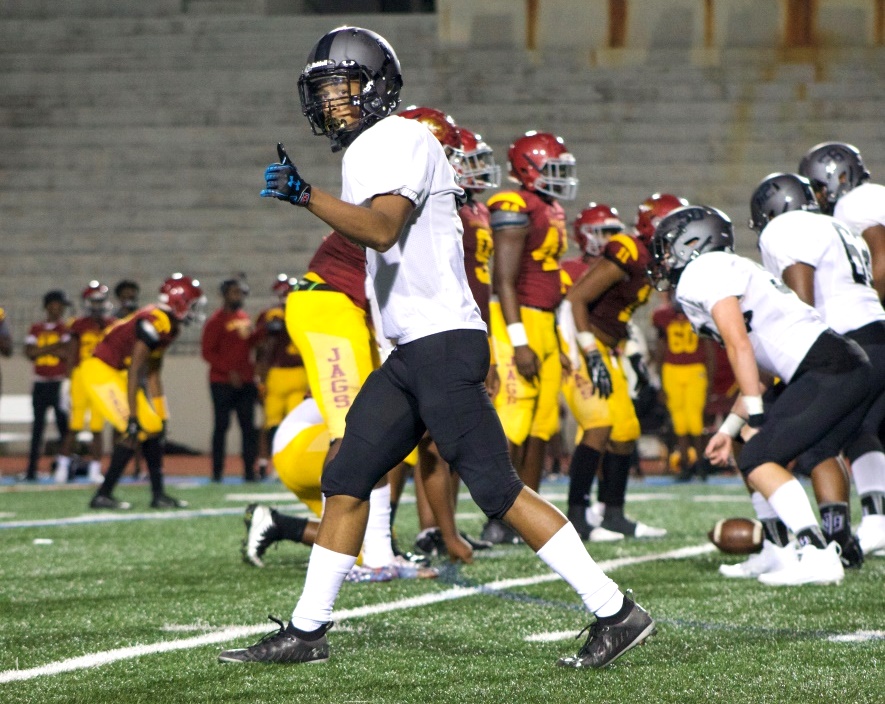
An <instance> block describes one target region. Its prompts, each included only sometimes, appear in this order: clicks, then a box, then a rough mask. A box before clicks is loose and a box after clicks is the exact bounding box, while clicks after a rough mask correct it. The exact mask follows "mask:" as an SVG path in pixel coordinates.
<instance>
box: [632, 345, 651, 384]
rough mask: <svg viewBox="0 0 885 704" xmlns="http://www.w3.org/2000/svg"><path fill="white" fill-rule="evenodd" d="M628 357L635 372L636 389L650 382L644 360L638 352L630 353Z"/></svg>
mask: <svg viewBox="0 0 885 704" xmlns="http://www.w3.org/2000/svg"><path fill="white" fill-rule="evenodd" d="M628 359H629V360H630V366H631V367H633V371H634V372H635V373H636V389H637V390H639V389H644V388H645V387H646V386H648V385H649V384H650V383H651V378H650V377H649V375H648V367H647V366H646V365H645V360H644V359H643V358H642V355H641V354H639V353H638V352H637V353H636V354H631V355H630V356H629V357H628Z"/></svg>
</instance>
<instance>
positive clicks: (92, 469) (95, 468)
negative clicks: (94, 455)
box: [89, 460, 101, 477]
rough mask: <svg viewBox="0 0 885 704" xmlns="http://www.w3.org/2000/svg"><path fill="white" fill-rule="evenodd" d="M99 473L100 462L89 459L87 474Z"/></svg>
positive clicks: (93, 475)
mask: <svg viewBox="0 0 885 704" xmlns="http://www.w3.org/2000/svg"><path fill="white" fill-rule="evenodd" d="M100 474H101V462H100V461H98V460H89V476H90V477H97V476H99V475H100Z"/></svg>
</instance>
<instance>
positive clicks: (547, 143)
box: [507, 131, 578, 200]
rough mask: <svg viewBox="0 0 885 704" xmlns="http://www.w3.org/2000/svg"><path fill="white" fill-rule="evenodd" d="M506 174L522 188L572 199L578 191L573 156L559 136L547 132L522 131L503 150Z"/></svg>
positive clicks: (559, 197) (561, 198)
mask: <svg viewBox="0 0 885 704" xmlns="http://www.w3.org/2000/svg"><path fill="white" fill-rule="evenodd" d="M507 157H508V159H509V161H510V177H511V178H512V179H514V180H515V181H516V182H517V183H520V184H522V186H523V188H525V189H526V190H529V191H535V192H536V193H543V194H545V195H548V196H551V197H553V198H558V199H560V200H574V199H575V196H577V194H578V179H577V178H576V176H575V173H576V168H575V157H574V156H572V155H571V154H570V153H569V152H568V150H567V149H566V146H565V143H564V142H563V141H562V138H561V137H557V136H556V135H553V134H550V133H549V132H534V131H532V132H526V134H525V135H524V136H523V137H520V138H519V139H517V140H516V141H515V142H514V143H513V144H512V145H510V150H509V152H508V153H507Z"/></svg>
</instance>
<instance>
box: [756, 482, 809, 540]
mask: <svg viewBox="0 0 885 704" xmlns="http://www.w3.org/2000/svg"><path fill="white" fill-rule="evenodd" d="M768 503H769V504H770V505H771V507H772V508H773V509H774V511H775V513H777V515H778V518H780V519H781V520H782V521H783V522H784V523H786V524H787V528H789V529H790V530H791V531H793V535H798V533H799V531H802V530H805V529H806V528H812V527H815V528H817V527H818V523H817V518H815V516H814V509H812V508H811V502H810V501H809V500H808V495H807V494H806V493H805V489H803V488H802V485H801V484H800V483H799V480H798V479H791V480H790V481H788V482H787V483H786V484H783V485H781V486H780V487H778V488H777V490H775V492H774V493H773V494H772V495H771V496H769V497H768Z"/></svg>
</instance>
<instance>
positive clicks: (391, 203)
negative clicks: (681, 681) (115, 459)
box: [219, 27, 655, 667]
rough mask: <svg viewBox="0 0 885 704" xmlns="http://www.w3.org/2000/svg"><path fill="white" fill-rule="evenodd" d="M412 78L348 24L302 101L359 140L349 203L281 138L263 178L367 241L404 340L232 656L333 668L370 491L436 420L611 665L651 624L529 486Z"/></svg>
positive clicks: (597, 653) (316, 66) (491, 509)
mask: <svg viewBox="0 0 885 704" xmlns="http://www.w3.org/2000/svg"><path fill="white" fill-rule="evenodd" d="M401 86H402V77H401V75H400V67H399V61H398V60H397V58H396V54H395V53H394V52H393V49H391V48H390V46H389V45H388V44H387V42H386V41H385V40H384V39H382V38H381V37H379V36H378V35H377V34H375V33H374V32H370V31H368V30H365V29H359V28H355V27H341V28H338V29H336V30H333V31H332V32H330V33H328V34H327V35H325V36H324V37H323V38H322V39H320V41H319V42H318V43H317V44H316V46H315V47H314V48H313V49H312V50H311V52H310V55H309V57H308V61H307V65H306V67H305V68H304V70H303V71H302V74H301V78H300V80H299V90H300V95H301V104H302V108H303V111H304V114H305V115H306V116H307V117H308V119H309V121H310V123H311V126H312V127H313V131H314V133H316V134H323V135H326V136H328V137H329V138H330V139H331V142H332V150H333V151H338V150H340V149H342V148H344V147H349V150H348V152H347V154H346V155H345V157H344V163H343V167H342V174H343V189H342V199H341V200H339V199H338V198H335V197H334V196H332V195H330V194H328V193H326V192H325V191H321V190H320V189H318V188H312V187H311V186H310V184H308V183H306V182H305V181H304V180H303V179H302V178H301V176H300V174H299V173H298V170H297V169H296V168H295V165H294V164H293V163H292V162H291V161H290V160H289V158H288V157H287V156H286V155H285V152H284V151H283V150H282V148H280V152H281V154H280V156H281V157H283V158H282V163H279V164H272V165H271V166H269V167H268V169H267V171H266V173H265V179H266V182H267V187H266V188H265V190H264V191H262V195H263V196H266V197H276V198H279V199H280V200H285V201H288V202H290V203H292V204H293V205H299V206H302V207H305V208H307V209H308V210H309V211H310V212H311V213H313V214H314V215H315V216H317V217H319V218H320V219H321V220H323V221H324V222H326V223H327V224H328V225H330V226H332V227H333V228H335V230H337V231H338V232H340V233H341V234H343V235H345V236H346V237H348V238H349V239H351V240H353V241H354V242H357V243H360V244H362V245H364V246H365V247H366V255H367V264H368V272H369V275H370V276H371V278H372V281H373V284H374V289H375V292H376V295H377V299H378V303H379V306H380V308H381V317H382V322H383V327H384V334H385V336H386V337H388V338H391V339H394V340H396V341H397V347H396V348H395V349H394V350H393V352H392V353H391V354H390V356H389V357H388V358H387V360H386V361H385V362H384V364H383V365H382V366H381V367H380V368H379V369H378V370H376V371H375V372H373V373H372V374H371V375H370V376H369V378H368V379H367V381H366V383H365V385H364V386H363V387H362V389H361V390H360V392H359V394H358V395H357V398H356V399H355V401H354V403H353V406H352V407H351V410H350V412H349V413H348V417H347V427H346V429H345V432H344V437H343V438H342V440H341V443H340V449H339V451H338V454H337V455H336V456H335V459H333V460H332V461H331V462H330V463H329V464H328V465H327V466H326V469H325V471H324V472H323V478H322V484H323V493H324V495H325V497H326V507H325V512H324V514H323V518H322V521H321V523H320V528H319V532H318V535H317V540H316V544H315V545H314V547H313V550H312V552H311V557H310V563H309V566H308V570H307V577H306V580H305V585H304V590H303V591H302V594H301V598H300V599H299V601H298V604H297V606H296V607H295V610H294V613H293V614H292V620H291V621H290V622H289V623H288V624H285V625H284V624H283V623H282V622H280V630H279V631H278V632H277V633H275V634H273V635H270V636H267V637H265V638H263V639H262V640H261V641H260V642H258V643H256V644H255V645H253V646H252V647H249V648H242V649H236V650H227V651H224V652H222V653H221V655H220V656H219V659H220V660H221V661H222V662H290V663H291V662H322V661H325V660H327V659H328V657H329V646H328V641H327V640H326V631H328V630H329V628H330V627H331V626H332V623H331V616H332V607H333V605H334V603H335V600H336V598H337V595H338V591H339V590H340V588H341V584H342V582H343V581H344V578H345V576H346V575H347V574H348V572H349V571H350V569H351V568H352V567H353V565H354V563H355V561H356V555H357V553H358V552H359V549H360V545H361V544H362V539H363V532H364V531H365V527H366V521H367V514H368V508H369V506H368V499H369V494H370V492H371V490H372V487H373V486H374V485H375V484H376V482H377V481H378V480H379V479H380V478H381V477H382V476H384V474H386V473H387V471H388V470H389V469H390V467H392V466H394V465H395V464H397V463H398V462H400V461H402V459H403V458H404V457H405V456H406V455H407V454H408V453H409V452H410V451H411V450H412V448H413V447H414V446H415V445H416V444H417V443H418V440H419V439H420V438H421V436H422V435H423V434H424V431H425V430H429V431H430V434H431V436H432V437H433V438H434V440H435V441H436V443H437V446H438V447H439V450H440V454H441V455H442V457H443V458H444V459H446V460H447V461H448V462H449V463H450V464H451V466H452V467H453V469H454V470H455V471H457V472H458V473H459V474H460V475H461V477H462V479H463V480H464V482H465V484H466V485H467V487H468V488H469V490H470V492H471V494H472V495H473V497H474V500H475V501H476V502H477V504H478V505H479V506H480V507H481V508H482V509H483V511H484V512H485V513H486V514H487V515H488V516H490V517H496V518H503V519H504V520H506V521H507V522H508V523H509V524H511V525H512V526H513V527H514V528H515V529H516V530H517V531H518V532H519V533H520V534H521V535H522V538H523V539H524V540H525V542H526V543H527V544H528V545H529V546H531V547H532V549H534V550H536V551H537V552H538V556H539V557H540V558H541V559H543V560H544V561H545V562H546V563H547V564H548V565H550V566H551V567H552V568H553V569H554V570H555V571H556V572H557V573H558V574H559V575H560V576H562V577H563V579H565V580H566V581H567V582H568V583H569V584H570V585H571V586H572V587H573V588H574V589H575V590H576V591H577V592H578V593H579V594H580V595H581V598H582V600H583V601H584V604H585V605H586V606H587V608H588V609H589V610H590V611H593V612H594V613H595V614H596V615H597V619H598V620H597V622H596V623H595V624H594V625H593V626H592V627H591V629H590V636H589V637H588V639H587V642H586V643H585V645H584V647H583V648H582V649H581V651H580V653H579V654H578V655H577V656H576V657H572V658H565V659H563V660H560V663H561V664H563V665H567V666H572V667H602V666H604V665H607V664H608V663H610V662H611V661H612V660H614V659H615V658H617V657H619V656H620V655H622V654H623V653H624V652H626V651H627V650H629V649H630V648H632V647H633V646H635V645H637V644H639V643H641V642H642V641H644V640H645V639H646V638H647V637H648V636H650V635H651V634H652V633H653V632H654V630H655V624H654V621H653V620H652V619H651V617H650V616H649V615H648V613H647V612H646V611H645V610H643V609H642V608H641V607H639V606H637V605H636V604H635V603H634V602H633V601H632V599H630V598H628V597H625V596H624V595H623V594H621V592H620V591H619V590H618V587H617V585H616V584H615V583H614V582H613V581H612V580H611V579H609V578H608V577H607V576H606V575H605V574H604V573H603V572H602V570H601V569H600V568H599V566H598V565H597V564H596V563H595V562H594V561H593V559H592V558H591V557H590V556H589V555H588V554H587V552H586V550H585V549H584V546H583V545H582V544H581V541H580V538H579V537H578V535H577V533H576V532H575V530H574V528H573V527H572V526H571V524H570V523H568V522H567V521H566V519H565V516H563V515H562V513H561V512H560V511H559V510H557V509H556V508H555V507H554V506H553V505H551V504H550V503H548V502H547V501H545V500H544V499H542V498H541V497H540V496H538V495H537V494H536V493H535V492H533V491H531V490H530V489H528V488H526V487H525V486H524V485H523V484H522V482H520V481H519V478H518V477H517V475H516V472H515V470H514V469H513V465H512V464H511V463H510V460H509V455H508V451H507V441H506V438H505V437H504V434H503V431H502V429H501V424H500V422H499V421H498V418H497V415H496V414H495V411H494V409H493V407H492V405H491V402H490V401H489V397H488V394H487V393H486V389H485V385H484V381H485V377H486V373H487V371H488V366H489V346H488V341H487V338H486V330H485V325H484V324H483V322H482V319H481V318H480V316H479V310H478V309H477V306H476V303H475V302H474V300H473V298H472V296H471V295H470V289H469V288H468V286H467V282H466V278H465V274H464V252H463V249H462V245H461V235H462V229H461V221H460V218H459V217H458V212H457V202H456V197H457V196H459V195H461V193H462V191H461V189H460V188H459V187H458V185H457V184H456V183H455V179H454V172H453V171H452V168H451V165H450V164H449V163H448V161H447V160H446V157H445V154H444V152H443V150H442V147H441V146H440V144H439V142H438V141H437V140H436V138H435V137H434V136H433V135H432V134H431V133H430V132H429V131H428V130H427V129H426V128H425V127H423V126H422V125H419V124H418V123H417V122H415V121H411V120H405V119H403V118H400V117H398V116H393V115H391V113H392V112H393V111H394V109H395V108H396V105H397V103H398V102H399V92H400V88H401Z"/></svg>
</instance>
